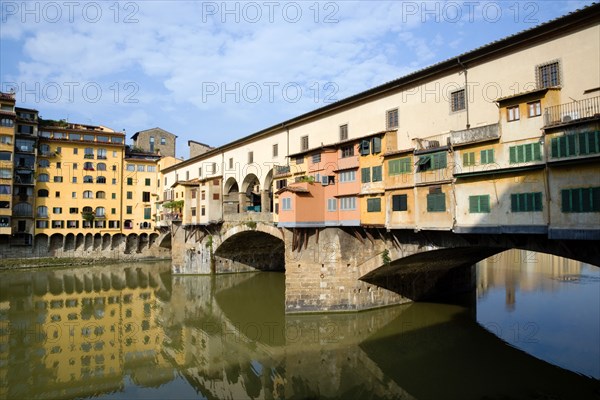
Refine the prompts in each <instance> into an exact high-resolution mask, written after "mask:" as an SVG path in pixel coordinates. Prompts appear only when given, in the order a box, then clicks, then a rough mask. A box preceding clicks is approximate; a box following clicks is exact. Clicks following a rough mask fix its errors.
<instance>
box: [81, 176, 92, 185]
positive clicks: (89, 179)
mask: <svg viewBox="0 0 600 400" xmlns="http://www.w3.org/2000/svg"><path fill="white" fill-rule="evenodd" d="M83 183H94V178H93V177H92V176H91V175H86V176H84V177H83Z"/></svg>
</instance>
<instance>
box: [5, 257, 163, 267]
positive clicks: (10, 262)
mask: <svg viewBox="0 0 600 400" xmlns="http://www.w3.org/2000/svg"><path fill="white" fill-rule="evenodd" d="M161 260H167V258H140V259H130V258H122V259H121V258H117V259H115V258H75V257H64V258H60V257H42V258H12V259H11V258H7V259H0V270H7V269H25V268H41V267H70V266H77V267H79V266H95V265H103V264H116V263H123V262H138V261H161Z"/></svg>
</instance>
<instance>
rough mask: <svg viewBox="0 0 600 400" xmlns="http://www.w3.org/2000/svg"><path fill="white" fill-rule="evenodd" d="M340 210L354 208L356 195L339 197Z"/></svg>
mask: <svg viewBox="0 0 600 400" xmlns="http://www.w3.org/2000/svg"><path fill="white" fill-rule="evenodd" d="M340 210H356V197H342V198H340Z"/></svg>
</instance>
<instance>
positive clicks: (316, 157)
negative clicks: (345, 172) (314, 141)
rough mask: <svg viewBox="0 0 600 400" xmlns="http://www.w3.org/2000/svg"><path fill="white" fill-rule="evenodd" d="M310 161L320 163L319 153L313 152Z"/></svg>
mask: <svg viewBox="0 0 600 400" xmlns="http://www.w3.org/2000/svg"><path fill="white" fill-rule="evenodd" d="M312 162H313V164H316V163H320V162H321V153H319V154H313V156H312Z"/></svg>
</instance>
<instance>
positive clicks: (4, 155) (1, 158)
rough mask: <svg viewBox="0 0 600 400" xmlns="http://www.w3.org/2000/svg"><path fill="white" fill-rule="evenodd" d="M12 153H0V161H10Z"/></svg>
mask: <svg viewBox="0 0 600 400" xmlns="http://www.w3.org/2000/svg"><path fill="white" fill-rule="evenodd" d="M11 159H12V153H11V152H10V151H0V161H10V160H11Z"/></svg>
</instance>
